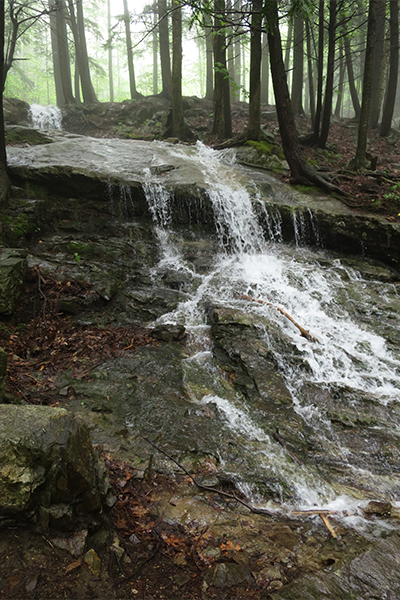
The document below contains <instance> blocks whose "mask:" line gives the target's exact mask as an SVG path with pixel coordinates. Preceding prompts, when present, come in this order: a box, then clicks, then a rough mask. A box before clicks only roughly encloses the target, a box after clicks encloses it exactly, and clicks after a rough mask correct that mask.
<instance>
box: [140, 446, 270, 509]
mask: <svg viewBox="0 0 400 600" xmlns="http://www.w3.org/2000/svg"><path fill="white" fill-rule="evenodd" d="M143 439H144V440H145V441H146V442H147V443H148V444H150V446H153V448H155V449H156V450H158V452H161V454H164V456H166V457H167V458H169V460H172V462H173V463H175V464H176V466H177V467H179V468H180V469H182V471H184V472H185V473H186V475H187V476H188V477H190V479H191V480H192V481H193V483H194V484H195V485H196V486H197V487H198V488H199V489H200V490H205V491H207V492H212V493H213V494H219V495H220V496H223V497H224V498H229V500H234V501H235V502H239V504H242V505H243V506H245V507H246V508H247V509H248V510H249V511H250V512H252V513H253V514H255V515H267V516H270V517H272V516H274V513H273V512H272V511H269V510H267V509H266V508H255V507H254V506H251V504H248V503H247V502H244V500H241V499H240V498H238V497H237V496H235V495H234V494H228V492H222V491H221V490H217V489H216V488H213V487H210V486H208V485H202V484H201V483H198V481H196V479H195V478H194V477H193V475H191V474H190V473H189V471H187V470H186V469H185V467H183V466H182V465H181V464H180V463H178V462H177V461H176V460H175V459H174V458H172V456H170V455H169V454H168V453H167V452H165V450H162V449H161V448H159V447H158V446H156V445H155V444H153V442H151V441H150V440H149V439H148V438H145V437H144V438H143Z"/></svg>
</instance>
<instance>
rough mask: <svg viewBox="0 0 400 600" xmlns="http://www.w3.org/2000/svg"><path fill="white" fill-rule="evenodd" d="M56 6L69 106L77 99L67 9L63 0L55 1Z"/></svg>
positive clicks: (57, 31) (64, 81)
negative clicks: (66, 18)
mask: <svg viewBox="0 0 400 600" xmlns="http://www.w3.org/2000/svg"><path fill="white" fill-rule="evenodd" d="M55 6H56V7H57V10H56V37H57V45H58V58H59V65H60V75H61V85H62V90H63V96H64V100H65V102H66V103H67V104H74V103H75V98H74V96H73V93H72V83H71V65H70V60H69V49H68V38H67V26H66V23H65V12H64V11H65V8H64V2H63V0H55Z"/></svg>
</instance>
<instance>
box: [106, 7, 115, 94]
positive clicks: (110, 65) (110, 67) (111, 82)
mask: <svg viewBox="0 0 400 600" xmlns="http://www.w3.org/2000/svg"><path fill="white" fill-rule="evenodd" d="M107 28H108V85H109V89H110V102H114V79H113V57H112V51H113V49H112V44H111V0H107Z"/></svg>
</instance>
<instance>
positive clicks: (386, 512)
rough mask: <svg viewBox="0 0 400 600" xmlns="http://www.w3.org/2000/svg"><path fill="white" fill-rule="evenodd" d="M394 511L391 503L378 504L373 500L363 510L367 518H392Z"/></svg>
mask: <svg viewBox="0 0 400 600" xmlns="http://www.w3.org/2000/svg"><path fill="white" fill-rule="evenodd" d="M392 509H393V507H392V505H391V504H390V502H377V501H376V500H371V502H369V503H368V505H367V506H366V507H365V508H364V509H363V512H364V514H365V515H367V516H372V515H375V516H377V517H390V516H391V514H392Z"/></svg>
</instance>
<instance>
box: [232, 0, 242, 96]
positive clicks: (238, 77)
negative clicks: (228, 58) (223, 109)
mask: <svg viewBox="0 0 400 600" xmlns="http://www.w3.org/2000/svg"><path fill="white" fill-rule="evenodd" d="M233 6H234V11H235V21H236V22H237V23H239V16H238V15H239V14H240V11H241V10H242V1H241V0H235V2H234V5H233ZM241 85H242V50H241V44H240V35H239V29H237V31H236V38H235V87H236V90H235V91H236V96H235V101H236V102H240V93H241Z"/></svg>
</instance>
